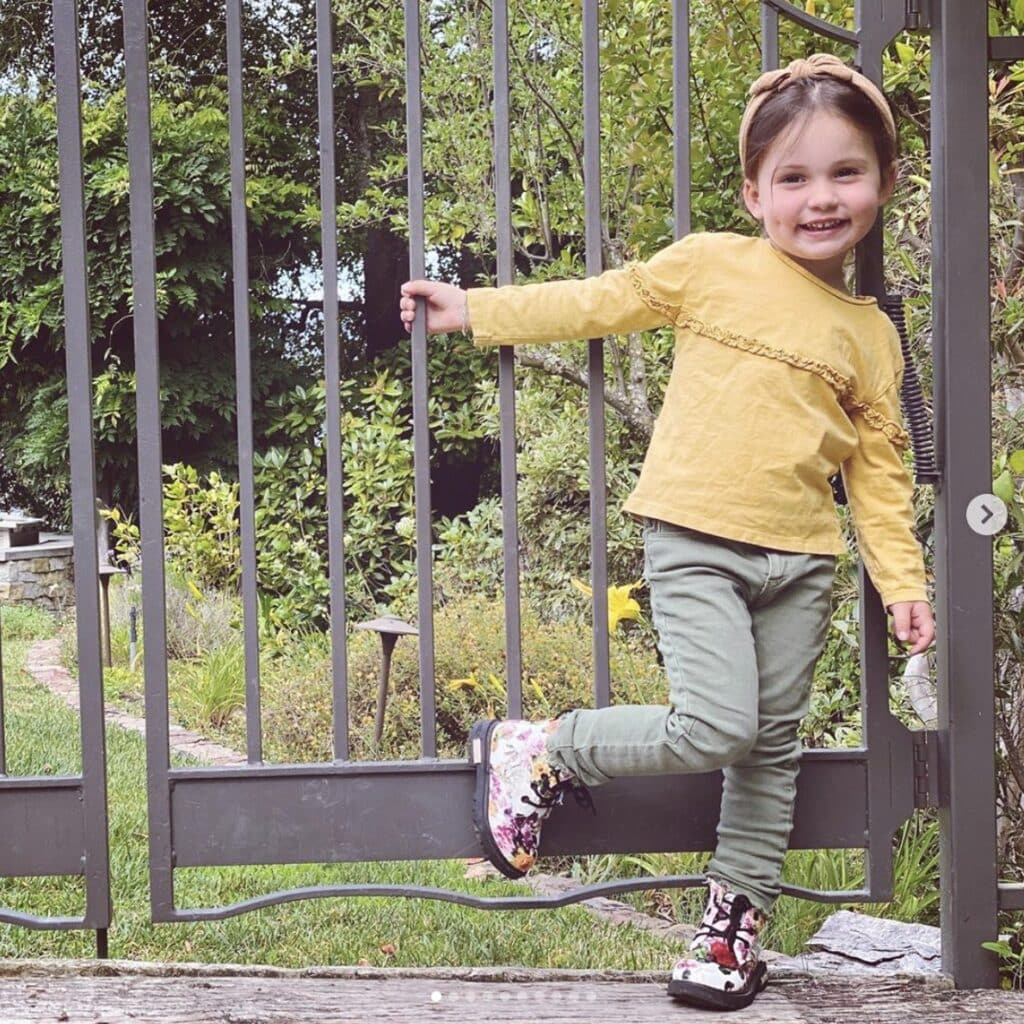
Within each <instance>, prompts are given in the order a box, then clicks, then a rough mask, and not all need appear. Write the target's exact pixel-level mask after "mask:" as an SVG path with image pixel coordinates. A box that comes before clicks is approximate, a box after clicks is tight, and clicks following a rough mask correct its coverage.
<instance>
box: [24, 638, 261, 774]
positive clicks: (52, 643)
mask: <svg viewBox="0 0 1024 1024" xmlns="http://www.w3.org/2000/svg"><path fill="white" fill-rule="evenodd" d="M25 670H26V671H27V672H28V674H29V675H30V676H32V678H33V679H34V680H35V681H36V682H37V683H39V684H40V685H42V686H45V687H46V688H47V689H48V690H49V691H50V692H51V693H53V694H55V695H56V696H57V697H59V698H60V699H61V700H62V701H64V703H65V704H67V706H68V707H69V708H71V709H72V710H73V711H78V709H79V699H78V680H77V679H76V678H75V677H74V676H72V675H71V674H70V673H69V672H68V671H67V669H66V668H64V666H63V665H62V664H61V660H60V640H57V639H54V640H37V641H36V642H35V643H34V644H32V645H31V646H30V647H29V649H28V650H27V651H26V652H25ZM107 721H108V722H113V723H114V724H115V725H119V726H120V727H121V728H122V729H127V730H128V731H129V732H135V733H138V734H139V735H140V736H145V735H146V720H145V719H144V718H138V717H136V716H135V715H130V714H128V712H127V711H122V710H121V709H120V708H113V707H108V708H107ZM170 743H171V752H172V754H186V755H188V756H189V757H194V758H196V759H197V760H198V761H200V762H202V763H203V764H209V765H214V766H217V767H220V766H224V765H244V764H245V755H244V754H240V753H239V752H238V751H237V750H230V749H229V748H228V747H223V746H221V745H220V744H219V743H214V742H213V741H212V740H208V739H205V738H204V737H203V736H200V735H199V734H198V733H194V732H190V731H189V730H188V729H183V728H182V727H181V726H180V725H173V724H172V725H171V727H170Z"/></svg>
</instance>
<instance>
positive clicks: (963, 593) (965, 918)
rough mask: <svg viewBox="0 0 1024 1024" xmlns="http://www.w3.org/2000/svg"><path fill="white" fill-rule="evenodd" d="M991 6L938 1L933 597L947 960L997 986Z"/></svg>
mask: <svg viewBox="0 0 1024 1024" xmlns="http://www.w3.org/2000/svg"><path fill="white" fill-rule="evenodd" d="M985 8H986V5H985V4H965V3H960V2H957V0H937V2H936V3H934V4H933V5H932V13H933V18H934V20H933V29H932V82H931V85H932V168H933V178H932V209H933V211H934V212H933V217H934V224H933V230H932V240H933V241H932V267H933V271H932V282H933V291H932V304H933V313H934V323H935V326H934V344H935V397H934V401H935V413H936V416H935V419H936V428H937V434H938V437H937V454H938V458H939V459H940V460H941V463H940V464H941V465H942V470H943V472H942V478H941V481H940V483H939V486H938V487H937V488H936V494H935V531H936V544H935V550H936V559H935V576H936V580H935V591H936V605H937V609H936V610H937V613H938V615H937V620H938V621H937V644H936V646H937V653H938V697H939V747H940V751H939V752H940V768H941V779H942V780H943V783H944V788H945V789H946V792H945V793H943V794H942V797H943V799H942V801H941V804H942V806H940V808H939V826H940V859H939V868H940V876H941V904H940V912H939V916H940V918H941V921H942V966H943V969H944V970H945V971H946V972H948V973H951V974H952V975H953V979H954V982H955V984H956V985H957V987H959V988H981V987H986V988H988V987H994V986H996V985H997V984H998V975H997V964H996V958H995V956H994V955H993V954H991V953H989V952H986V951H985V950H983V949H982V948H981V943H982V942H984V941H986V940H991V939H993V938H994V937H995V935H996V921H997V902H998V901H997V889H996V875H995V866H996V823H995V801H996V789H995V715H994V708H993V705H994V701H993V691H994V682H995V681H994V660H995V651H994V639H993V607H992V540H991V538H989V537H985V536H981V535H979V534H976V533H974V531H973V530H971V529H970V527H969V526H968V524H967V519H966V516H965V512H966V509H967V506H968V504H969V503H970V501H971V500H972V499H973V498H974V497H975V496H976V495H979V494H985V493H987V492H988V491H989V490H990V489H991V486H992V476H991V466H992V436H991V414H992V391H991V374H992V367H991V351H990V340H989V282H988V266H989V237H988V221H989V208H988V189H987V187H986V184H985V183H986V182H987V181H988V159H989V156H988V154H989V140H988V88H987V86H988V77H987V73H988V58H987V54H988V25H987V15H986V9H985Z"/></svg>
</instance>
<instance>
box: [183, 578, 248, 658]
mask: <svg viewBox="0 0 1024 1024" xmlns="http://www.w3.org/2000/svg"><path fill="white" fill-rule="evenodd" d="M165 582H166V599H165V608H166V626H167V656H168V657H169V658H184V659H190V658H197V657H201V656H202V655H204V654H206V653H208V652H211V651H216V650H217V649H219V648H220V647H223V646H225V645H230V644H232V643H234V642H236V641H237V639H238V635H239V626H240V622H241V601H240V600H239V599H238V598H237V597H233V596H231V595H230V594H228V593H225V592H224V591H221V590H216V589H214V588H212V587H211V588H208V589H206V590H201V589H200V588H199V587H197V586H196V585H195V583H193V582H192V581H191V580H190V579H188V578H186V577H183V576H181V575H180V574H179V573H177V572H175V571H173V570H172V571H169V572H168V573H167V574H166V577H165Z"/></svg>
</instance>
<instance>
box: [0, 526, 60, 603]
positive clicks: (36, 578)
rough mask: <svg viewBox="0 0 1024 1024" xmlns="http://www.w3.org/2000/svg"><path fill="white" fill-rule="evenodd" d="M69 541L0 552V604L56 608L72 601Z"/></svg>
mask: <svg viewBox="0 0 1024 1024" xmlns="http://www.w3.org/2000/svg"><path fill="white" fill-rule="evenodd" d="M74 601H75V588H74V563H73V559H72V549H71V544H70V542H61V541H55V542H51V543H48V544H34V545H32V546H31V547H24V548H7V549H6V550H4V551H0V603H2V604H30V605H35V606H36V607H37V608H45V609H47V610H48V611H59V610H61V609H62V608H65V607H68V606H70V605H72V604H74Z"/></svg>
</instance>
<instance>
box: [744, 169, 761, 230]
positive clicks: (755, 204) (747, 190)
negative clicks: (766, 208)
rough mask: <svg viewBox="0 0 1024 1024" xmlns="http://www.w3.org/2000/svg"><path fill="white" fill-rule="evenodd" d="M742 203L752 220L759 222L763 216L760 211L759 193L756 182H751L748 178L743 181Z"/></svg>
mask: <svg viewBox="0 0 1024 1024" xmlns="http://www.w3.org/2000/svg"><path fill="white" fill-rule="evenodd" d="M743 202H744V203H745V204H746V207H747V209H748V210H749V211H750V216H751V217H753V218H754V220H758V221H759V220H761V218H762V216H763V214H762V211H761V192H760V190H759V189H758V187H757V184H756V182H753V181H751V180H750V179H749V178H744V179H743Z"/></svg>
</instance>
